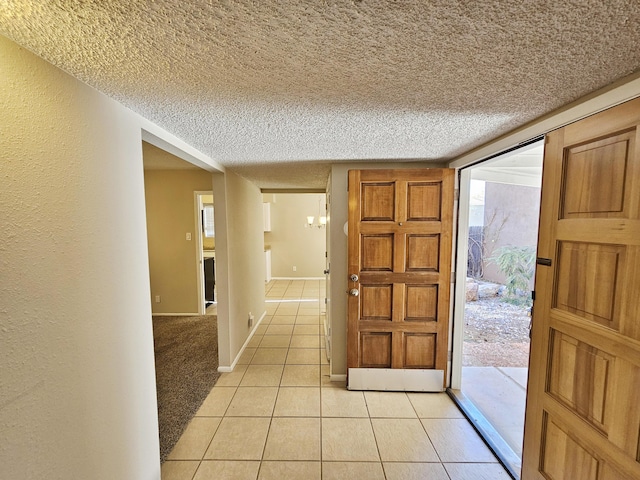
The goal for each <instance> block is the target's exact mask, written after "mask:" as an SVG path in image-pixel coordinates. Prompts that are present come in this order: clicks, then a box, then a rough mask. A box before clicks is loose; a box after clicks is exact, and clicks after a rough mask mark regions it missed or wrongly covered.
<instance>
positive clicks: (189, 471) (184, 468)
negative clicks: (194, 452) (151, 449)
mask: <svg viewBox="0 0 640 480" xmlns="http://www.w3.org/2000/svg"><path fill="white" fill-rule="evenodd" d="M198 465H200V462H199V461H186V462H185V461H177V462H172V461H166V462H164V463H163V464H162V473H161V474H160V476H161V478H162V480H192V478H193V474H194V473H196V470H197V469H198Z"/></svg>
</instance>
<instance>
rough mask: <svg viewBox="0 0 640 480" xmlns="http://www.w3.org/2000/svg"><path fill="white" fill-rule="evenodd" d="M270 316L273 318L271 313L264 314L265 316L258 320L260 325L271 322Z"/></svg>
mask: <svg viewBox="0 0 640 480" xmlns="http://www.w3.org/2000/svg"><path fill="white" fill-rule="evenodd" d="M272 318H273V315H265V317H264V318H263V319H262V321H261V322H260V325H269V324H270V323H271V319H272Z"/></svg>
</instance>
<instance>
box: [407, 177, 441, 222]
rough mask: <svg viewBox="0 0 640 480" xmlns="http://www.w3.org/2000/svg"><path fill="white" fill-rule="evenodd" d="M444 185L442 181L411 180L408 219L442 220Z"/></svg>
mask: <svg viewBox="0 0 640 480" xmlns="http://www.w3.org/2000/svg"><path fill="white" fill-rule="evenodd" d="M441 203H442V186H441V185H440V183H417V182H409V184H408V185H407V221H408V222H424V221H434V220H435V221H440V205H441Z"/></svg>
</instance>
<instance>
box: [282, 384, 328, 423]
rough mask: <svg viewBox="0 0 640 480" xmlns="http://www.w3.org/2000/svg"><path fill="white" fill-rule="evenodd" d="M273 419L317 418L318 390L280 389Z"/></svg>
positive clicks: (303, 388)
mask: <svg viewBox="0 0 640 480" xmlns="http://www.w3.org/2000/svg"><path fill="white" fill-rule="evenodd" d="M273 416H274V417H319V416H320V388H318V387H280V390H279V391H278V399H277V400H276V408H275V409H274V411H273Z"/></svg>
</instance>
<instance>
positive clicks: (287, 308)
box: [276, 293, 300, 315]
mask: <svg viewBox="0 0 640 480" xmlns="http://www.w3.org/2000/svg"><path fill="white" fill-rule="evenodd" d="M291 297H292V295H289V294H287V293H285V294H284V296H283V298H285V299H287V298H291ZM294 297H297V298H300V295H295V296H294ZM297 314H298V304H297V303H282V304H280V306H279V307H278V309H277V310H276V315H297Z"/></svg>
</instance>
